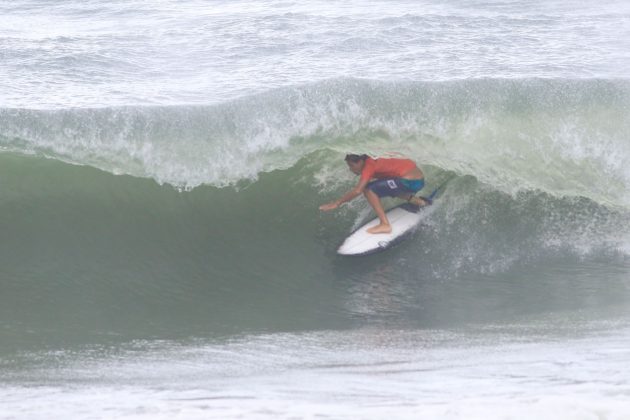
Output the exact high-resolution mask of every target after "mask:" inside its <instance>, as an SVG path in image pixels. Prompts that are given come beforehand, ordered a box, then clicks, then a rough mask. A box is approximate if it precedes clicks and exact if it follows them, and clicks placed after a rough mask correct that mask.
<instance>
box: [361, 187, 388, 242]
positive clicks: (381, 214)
mask: <svg viewBox="0 0 630 420" xmlns="http://www.w3.org/2000/svg"><path fill="white" fill-rule="evenodd" d="M363 194H365V198H366V199H367V201H368V203H370V205H371V206H372V208H373V209H374V211H375V212H376V215H377V216H378V218H379V220H380V221H381V223H380V224H379V225H376V226H374V227H371V228H369V229H368V230H367V231H368V232H369V233H390V232H391V231H392V227H391V225H390V224H389V220H388V219H387V215H386V214H385V210H384V209H383V205H382V204H381V199H380V197H379V196H378V195H376V193H375V192H374V191H372V190H371V189H369V188H366V189H365V191H364V192H363Z"/></svg>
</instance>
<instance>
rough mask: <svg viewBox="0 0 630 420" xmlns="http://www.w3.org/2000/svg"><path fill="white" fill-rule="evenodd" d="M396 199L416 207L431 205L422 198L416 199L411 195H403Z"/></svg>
mask: <svg viewBox="0 0 630 420" xmlns="http://www.w3.org/2000/svg"><path fill="white" fill-rule="evenodd" d="M398 197H399V198H402V199H403V200H406V201H408V202H410V203H411V204H413V205H416V206H418V207H424V206H427V205H429V204H431V203H429V202H428V201H427V200H426V199H425V198H424V197H416V196H415V195H413V194H404V195H400V196H398Z"/></svg>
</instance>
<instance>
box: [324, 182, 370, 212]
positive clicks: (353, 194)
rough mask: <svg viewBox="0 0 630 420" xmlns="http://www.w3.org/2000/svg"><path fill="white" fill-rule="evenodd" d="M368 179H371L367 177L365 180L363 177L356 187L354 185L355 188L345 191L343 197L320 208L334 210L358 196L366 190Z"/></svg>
mask: <svg viewBox="0 0 630 420" xmlns="http://www.w3.org/2000/svg"><path fill="white" fill-rule="evenodd" d="M368 181H369V179H365V180H364V179H361V180H360V181H359V183H358V184H357V186H356V187H354V188H353V189H351V190H350V191H348V192H347V193H345V194H344V195H343V197H341V198H340V199H339V200H335V201H332V202H330V203H328V204H324V205H321V206H320V207H319V209H320V210H324V211H328V210H334V209H336V208H337V207H339V206H340V205H342V204H343V203H346V202H348V201H351V200H353V199H354V198H356V197H357V196H359V195H361V194H363V191H364V190H365V186H366V185H367V183H368Z"/></svg>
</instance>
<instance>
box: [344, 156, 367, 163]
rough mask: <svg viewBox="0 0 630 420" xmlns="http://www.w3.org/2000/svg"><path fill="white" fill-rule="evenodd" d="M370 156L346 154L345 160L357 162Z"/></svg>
mask: <svg viewBox="0 0 630 420" xmlns="http://www.w3.org/2000/svg"><path fill="white" fill-rule="evenodd" d="M367 158H368V155H346V157H345V158H344V160H345V161H346V162H352V163H357V162H359V161H360V160H362V161H365V160H366V159H367Z"/></svg>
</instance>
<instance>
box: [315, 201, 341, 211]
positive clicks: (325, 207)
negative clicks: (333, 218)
mask: <svg viewBox="0 0 630 420" xmlns="http://www.w3.org/2000/svg"><path fill="white" fill-rule="evenodd" d="M337 207H339V204H337V203H336V202H332V203H328V204H322V205H321V206H319V209H320V210H321V211H330V210H334V209H336V208H337Z"/></svg>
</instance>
